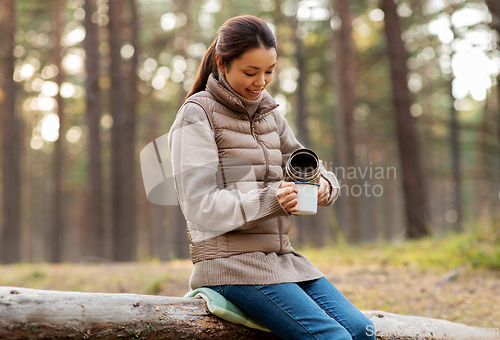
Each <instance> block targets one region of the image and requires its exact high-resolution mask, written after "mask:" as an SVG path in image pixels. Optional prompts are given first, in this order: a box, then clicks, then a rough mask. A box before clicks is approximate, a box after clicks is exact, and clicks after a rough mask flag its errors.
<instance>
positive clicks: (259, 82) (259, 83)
mask: <svg viewBox="0 0 500 340" xmlns="http://www.w3.org/2000/svg"><path fill="white" fill-rule="evenodd" d="M254 85H256V86H260V87H262V86H264V85H266V78H265V77H264V75H260V76H258V77H257V78H256V79H255V81H254Z"/></svg>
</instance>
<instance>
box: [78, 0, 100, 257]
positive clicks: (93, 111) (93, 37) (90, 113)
mask: <svg viewBox="0 0 500 340" xmlns="http://www.w3.org/2000/svg"><path fill="white" fill-rule="evenodd" d="M83 8H84V10H85V19H84V26H85V31H86V35H85V40H84V41H83V46H84V48H85V55H86V58H85V69H86V72H87V79H86V81H85V90H86V104H87V125H88V128H89V141H88V157H89V160H88V179H87V183H88V185H87V187H88V189H87V190H88V192H87V195H86V196H87V198H86V201H87V203H86V204H85V206H86V207H87V209H86V210H87V214H86V215H88V216H89V218H88V221H89V223H88V228H86V229H87V230H86V233H84V237H83V239H84V240H85V242H84V250H83V254H84V255H87V256H89V255H90V256H98V257H103V256H104V251H103V250H104V242H103V239H104V225H103V193H102V183H103V181H102V161H101V141H100V139H99V124H100V119H101V110H102V108H101V94H100V89H99V77H100V67H99V32H98V25H97V24H94V23H93V22H92V15H93V14H94V13H95V12H96V0H85V2H84V4H83Z"/></svg>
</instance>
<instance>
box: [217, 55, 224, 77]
mask: <svg viewBox="0 0 500 340" xmlns="http://www.w3.org/2000/svg"><path fill="white" fill-rule="evenodd" d="M215 62H216V63H217V68H218V69H219V70H220V71H221V72H222V73H226V68H225V66H224V63H223V62H222V59H221V57H219V56H216V57H215Z"/></svg>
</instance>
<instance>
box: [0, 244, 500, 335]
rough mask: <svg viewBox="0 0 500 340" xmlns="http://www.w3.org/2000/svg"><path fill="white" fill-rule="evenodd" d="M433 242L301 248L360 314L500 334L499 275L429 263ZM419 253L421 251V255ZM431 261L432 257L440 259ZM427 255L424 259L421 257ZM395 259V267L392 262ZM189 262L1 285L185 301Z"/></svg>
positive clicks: (21, 272)
mask: <svg viewBox="0 0 500 340" xmlns="http://www.w3.org/2000/svg"><path fill="white" fill-rule="evenodd" d="M435 242H439V241H434V240H431V241H429V240H428V241H423V242H417V243H415V242H413V243H403V244H401V245H398V246H394V245H390V246H387V245H383V246H382V245H367V246H358V247H354V246H347V245H339V246H335V245H333V246H331V247H328V248H325V249H303V250H302V251H301V252H302V253H303V254H305V255H306V256H307V257H309V259H311V260H312V261H313V262H314V263H315V264H316V265H317V267H318V268H319V269H320V270H321V271H322V272H323V273H324V274H325V276H326V277H327V278H328V279H329V280H330V281H331V282H332V283H333V284H334V285H335V286H336V287H337V288H338V289H339V290H340V291H341V292H342V293H343V294H344V295H345V296H346V297H347V298H348V299H349V300H350V301H352V302H353V303H354V305H356V306H357V307H358V308H359V309H361V310H383V311H386V312H391V313H397V314H405V315H416V316H424V317H432V318H439V319H446V320H449V321H453V322H458V323H463V324H467V325H471V326H476V327H483V328H500V321H499V320H500V271H499V270H495V269H485V268H474V267H473V266H471V265H469V264H467V263H464V264H460V261H458V260H457V261H455V262H453V261H451V262H450V261H446V258H444V259H443V261H444V262H446V263H447V264H446V263H443V261H435V259H434V260H432V259H430V258H429V257H428V256H427V255H424V254H429V250H428V249H430V248H434V249H436V250H435V251H434V253H436V252H437V253H439V249H442V248H443V247H437V248H436V243H435ZM419 252H422V253H421V255H419ZM441 255H442V256H441V257H439V254H435V255H434V256H437V257H436V258H443V257H446V256H445V255H443V254H441ZM426 256H427V257H426ZM396 259H397V260H396ZM191 268H192V264H191V262H190V260H175V261H170V262H158V261H148V262H137V263H100V264H95V263H94V264H91V263H79V264H55V265H50V264H16V265H4V266H0V285H2V286H17V287H26V288H36V289H52V290H70V291H85V292H114V293H137V294H156V295H168V296H183V295H184V294H185V293H186V292H187V291H188V281H189V276H190V273H191Z"/></svg>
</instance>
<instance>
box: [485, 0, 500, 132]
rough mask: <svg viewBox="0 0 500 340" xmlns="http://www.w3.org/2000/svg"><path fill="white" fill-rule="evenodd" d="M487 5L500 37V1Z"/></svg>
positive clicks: (499, 78)
mask: <svg viewBox="0 0 500 340" xmlns="http://www.w3.org/2000/svg"><path fill="white" fill-rule="evenodd" d="M486 4H487V5H488V9H489V10H490V12H491V16H492V17H493V20H492V22H491V27H492V28H493V29H494V30H496V31H497V33H498V34H499V35H500V1H498V0H486ZM497 48H498V49H499V50H500V41H497ZM497 103H498V105H500V73H499V74H498V75H497ZM498 112H500V109H499V110H498ZM499 138H500V132H499Z"/></svg>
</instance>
